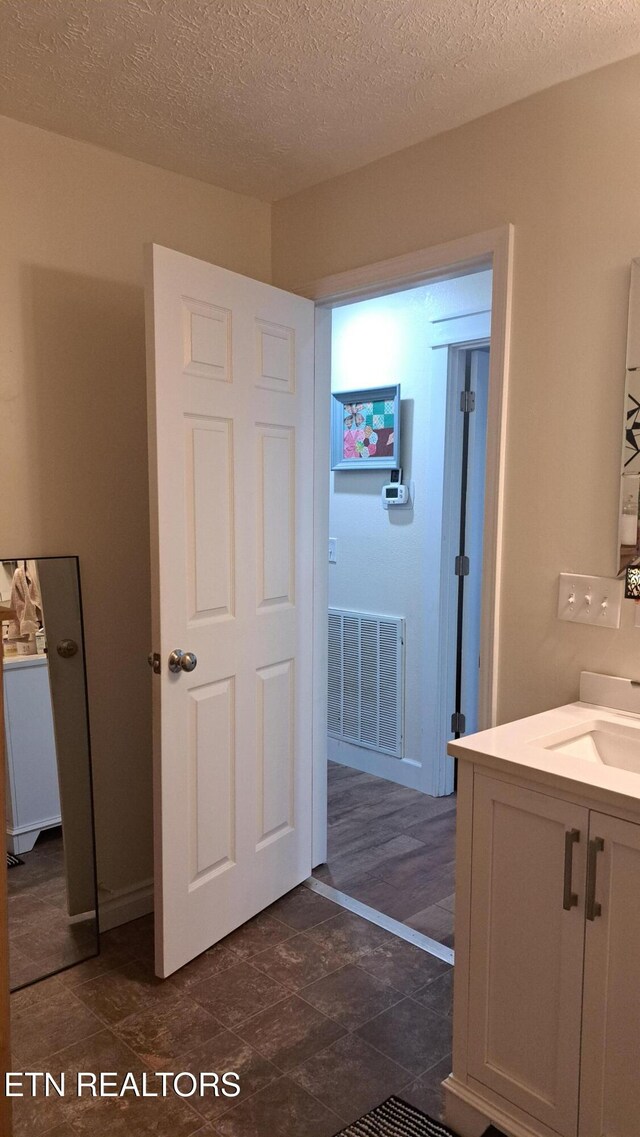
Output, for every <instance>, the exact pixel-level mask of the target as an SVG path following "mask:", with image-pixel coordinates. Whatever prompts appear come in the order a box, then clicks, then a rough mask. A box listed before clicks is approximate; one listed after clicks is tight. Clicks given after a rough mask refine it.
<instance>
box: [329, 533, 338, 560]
mask: <svg viewBox="0 0 640 1137" xmlns="http://www.w3.org/2000/svg"><path fill="white" fill-rule="evenodd" d="M337 563H338V538H337V537H329V564H330V565H335V564H337Z"/></svg>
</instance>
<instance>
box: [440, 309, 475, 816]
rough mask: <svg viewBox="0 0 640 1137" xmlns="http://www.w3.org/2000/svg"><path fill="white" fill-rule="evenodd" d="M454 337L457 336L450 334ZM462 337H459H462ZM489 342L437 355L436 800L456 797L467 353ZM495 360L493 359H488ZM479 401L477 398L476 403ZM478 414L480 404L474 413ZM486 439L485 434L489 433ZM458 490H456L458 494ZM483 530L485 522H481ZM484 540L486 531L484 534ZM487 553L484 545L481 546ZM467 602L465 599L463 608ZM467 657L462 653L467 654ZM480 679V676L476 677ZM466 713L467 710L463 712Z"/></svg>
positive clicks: (462, 343) (445, 347)
mask: <svg viewBox="0 0 640 1137" xmlns="http://www.w3.org/2000/svg"><path fill="white" fill-rule="evenodd" d="M482 317H483V318H482V320H480V319H478V318H477V317H475V316H471V317H469V316H466V317H462V318H461V319H460V320H451V321H449V322H450V323H451V324H455V325H458V326H459V325H460V324H463V323H466V324H467V326H468V325H469V322H470V321H473V322H474V324H475V326H476V327H478V328H479V329H480V330H481V328H482V325H486V326H487V328H488V325H489V320H490V313H489V312H485V313H482ZM452 334H453V333H452ZM458 334H459V333H458ZM490 342H491V340H490V338H480V336H479V338H478V339H474V340H471V339H469V340H461V339H457V338H456V339H452V340H451V341H450V342H448V343H447V342H446V341H445V342H443V343H442V344H441V345H438V346H437V347H434V348H433V349H432V350H433V351H435V352H445V353H446V362H445V361H444V360H443V361H442V363H441V366H443V367H446V371H447V410H446V419H445V450H444V453H445V458H444V485H443V500H442V554H441V559H440V604H439V614H438V629H439V634H438V653H437V669H438V674H437V682H436V691H437V700H436V707H437V710H436V722H435V732H436V739H435V745H434V747H433V760H432V763H431V770H430V774H431V777H430V782H431V788H430V789H428V790H427V792H428V793H433V794H435V795H441V794H450V793H453V789H454V782H455V763H454V760H453V759H452V758H449V757H448V755H447V743H448V742H449V740H450V739H451V738H452V732H451V730H450V729H449V726H450V719H451V711H452V708H453V706H454V697H455V691H454V687H455V673H456V665H457V654H458V645H457V630H458V577H457V576H454V573H453V563H454V559H455V556H456V554H457V553H458V551H459V547H460V494H461V486H460V483H459V482H458V477H459V476H460V474H461V470H462V430H461V429H460V426H459V422H457V420H459V419H460V391H461V390H462V387H463V386H464V361H465V356H466V354H467V352H468V351H473V349H474V348H478V347H488V346H489V345H490ZM489 360H491V356H489ZM478 398H479V392H477V394H476V399H478ZM478 409H479V403H478V406H477V408H476V410H478ZM485 435H486V431H485ZM454 485H455V489H454ZM483 525H484V519H483ZM483 537H484V529H483ZM483 547H484V540H483ZM466 603H467V598H466V594H465V605H466ZM463 651H464V648H463ZM478 675H479V673H478ZM465 709H466V710H468V708H465V707H464V706H463V710H465Z"/></svg>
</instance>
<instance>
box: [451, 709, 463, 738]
mask: <svg viewBox="0 0 640 1137" xmlns="http://www.w3.org/2000/svg"><path fill="white" fill-rule="evenodd" d="M466 729H467V723H466V719H465V717H464V715H463V713H462V711H454V712H453V714H452V716H451V730H452V732H453V734H464V732H465V730H466Z"/></svg>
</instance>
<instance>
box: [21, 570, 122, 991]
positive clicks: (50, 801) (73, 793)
mask: <svg viewBox="0 0 640 1137" xmlns="http://www.w3.org/2000/svg"><path fill="white" fill-rule="evenodd" d="M3 551H4V550H3ZM8 551H11V550H8ZM0 600H2V603H3V604H6V605H7V606H8V607H10V608H11V609H12V610H13V611H14V613H15V619H12V620H11V621H10V622H5V623H3V625H2V640H3V654H4V669H3V682H4V717H5V724H4V725H5V736H6V765H7V770H6V849H7V879H8V894H9V900H8V908H9V966H10V984H11V989H12V990H17V989H18V988H19V987H25V986H27V985H28V984H30V983H34V982H35V981H36V980H38V979H42V978H44V977H45V976H47V975H52V974H54V973H55V972H57V971H61V970H63V969H65V968H67V967H71V966H73V965H74V964H76V963H79V962H80V961H81V960H84V959H88V958H90V957H91V956H94V955H97V954H98V950H99V941H98V919H97V902H96V896H97V891H96V867H95V841H94V821H93V799H92V785H91V747H90V738H89V716H88V704H87V688H86V676H85V656H84V639H83V630H82V601H81V592H80V572H79V564H78V559H77V557H42V558H39V559H37V560H31V559H25V558H20V557H19V558H17V559H6V560H2V561H1V562H0Z"/></svg>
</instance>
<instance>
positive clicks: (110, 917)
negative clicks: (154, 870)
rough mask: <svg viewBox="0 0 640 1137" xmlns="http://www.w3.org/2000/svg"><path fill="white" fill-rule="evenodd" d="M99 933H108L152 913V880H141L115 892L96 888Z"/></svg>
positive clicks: (102, 887) (101, 887)
mask: <svg viewBox="0 0 640 1137" xmlns="http://www.w3.org/2000/svg"><path fill="white" fill-rule="evenodd" d="M98 911H99V914H100V931H101V932H108V931H109V929H110V928H117V927H119V926H120V924H128V923H129V921H130V920H137V919H139V917H140V916H147V915H148V914H149V912H153V879H151V880H142V881H140V882H139V883H138V884H133V885H130V886H129V887H128V888H122V889H117V890H112V889H107V888H105V887H104V886H103V885H100V886H99V887H98Z"/></svg>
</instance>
